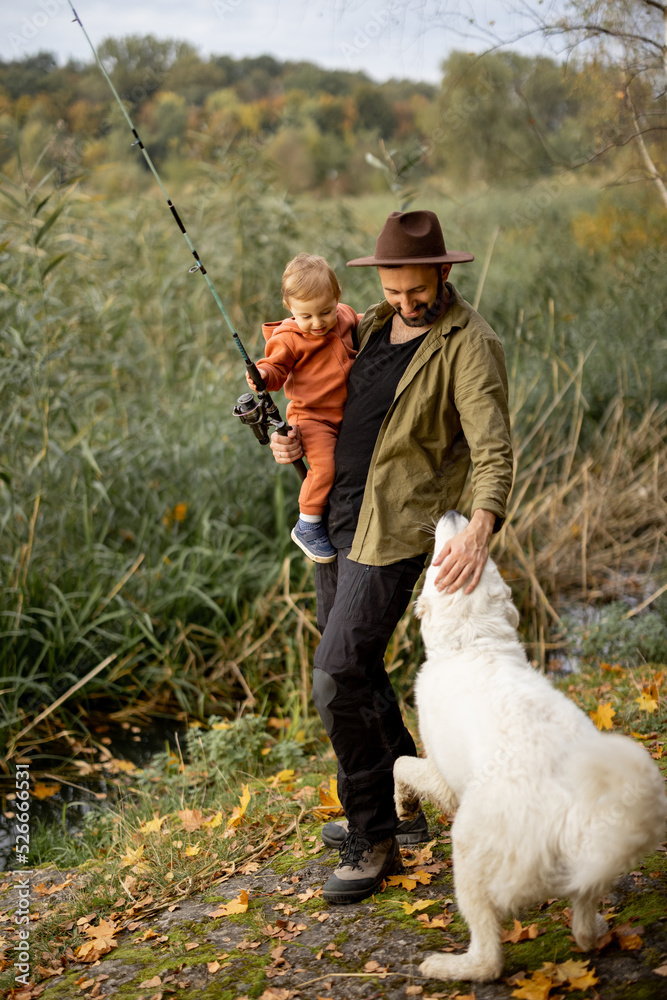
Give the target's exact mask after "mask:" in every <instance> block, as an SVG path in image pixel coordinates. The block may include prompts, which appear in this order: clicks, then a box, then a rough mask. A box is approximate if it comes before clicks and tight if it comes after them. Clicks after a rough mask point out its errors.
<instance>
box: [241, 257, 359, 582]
mask: <svg viewBox="0 0 667 1000" xmlns="http://www.w3.org/2000/svg"><path fill="white" fill-rule="evenodd" d="M282 293H283V305H284V306H285V308H286V309H289V311H290V312H291V313H292V319H286V320H279V321H278V322H274V323H264V324H263V326H262V333H263V334H264V339H265V340H266V342H267V346H266V357H264V358H261V360H260V361H258V362H257V368H258V370H259V373H260V375H261V376H262V378H263V379H264V381H265V383H266V387H267V389H268V390H269V392H275V391H276V390H277V389H280V388H282V386H283V385H284V386H285V395H286V396H287V398H288V399H289V401H290V402H289V404H288V406H287V414H286V416H287V421H288V423H290V424H295V425H296V426H298V428H299V431H300V432H301V441H302V447H303V450H304V453H305V455H306V458H307V459H308V465H309V469H308V475H307V476H306V478H305V480H304V481H303V484H302V486H301V492H300V493H299V511H300V514H299V520H298V521H297V523H296V525H295V526H294V528H293V529H292V539H293V540H294V541H295V542H296V544H297V545H298V546H299V548H301V549H302V550H303V551H304V552H305V553H306V555H307V556H308V557H309V558H310V559H312V560H314V562H319V563H328V562H333V560H334V559H335V558H336V549H335V548H334V547H333V545H332V544H331V542H330V541H329V537H328V535H327V532H326V529H325V527H324V525H323V524H322V515H323V514H324V510H325V508H326V505H327V498H328V496H329V491H330V489H331V486H332V484H333V479H334V448H335V447H336V438H337V437H338V428H339V426H340V421H341V418H342V416H343V407H344V405H345V399H346V397H347V376H348V373H349V370H350V367H351V365H352V362H353V360H354V357H355V355H356V351H355V349H354V347H353V344H352V335H353V333H354V332H355V331H356V328H357V323H358V322H359V320H360V319H361V314H357V313H356V312H355V311H354V309H351V308H350V306H346V305H343V304H342V303H340V302H339V299H340V294H341V289H340V285H339V283H338V279H337V278H336V275H335V274H334V272H333V270H332V268H331V267H330V266H329V264H328V263H327V261H326V260H325V259H324V258H323V257H318V256H316V255H314V254H308V253H300V254H298V255H297V256H296V257H295V258H294V259H293V260H291V261H290V262H289V264H288V265H287V267H286V268H285V272H284V274H283V282H282ZM246 378H247V380H248V384H249V385H250V387H251V388H252V389H255V388H256V387H255V385H254V384H253V382H252V380H251V379H250V378H249V376H248V375H246Z"/></svg>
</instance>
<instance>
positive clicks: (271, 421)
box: [67, 0, 307, 480]
mask: <svg viewBox="0 0 667 1000" xmlns="http://www.w3.org/2000/svg"><path fill="white" fill-rule="evenodd" d="M67 2H68V3H69V5H70V7H71V9H72V13H73V14H74V20H75V21H76V23H77V24H78V25H79V27H80V28H81V30H82V31H83V33H84V35H85V38H86V41H87V42H88V45H89V46H90V50H91V52H92V53H93V55H94V57H95V61H96V63H97V65H98V66H99V68H100V70H101V72H102V75H103V77H104V79H105V80H106V82H107V83H108V84H109V87H110V88H111V92H112V93H113V96H114V97H115V98H116V101H117V102H118V107H119V108H120V110H121V111H122V112H123V115H124V116H125V121H126V122H127V124H128V125H129V127H130V130H131V132H132V134H133V136H134V142H133V143H132V145H133V146H138V147H139V149H140V150H141V152H142V153H143V156H144V159H145V161H146V163H147V164H148V167H149V169H150V171H151V173H152V174H153V177H154V178H155V180H156V181H157V183H158V185H159V188H160V190H161V191H162V194H163V195H164V198H165V201H166V202H167V206H168V207H169V211H170V212H171V214H172V215H173V217H174V220H175V222H176V225H177V226H178V228H179V229H180V231H181V232H182V234H183V236H184V237H185V241H186V243H187V244H188V247H189V248H190V252H191V253H192V256H193V257H194V259H195V262H194V264H193V265H192V267H191V268H190V274H194V273H195V272H196V271H198V272H199V273H200V274H201V275H202V276H203V278H204V281H205V282H206V284H207V285H208V287H209V290H210V292H211V295H212V296H213V298H214V299H215V302H216V305H217V307H218V309H219V310H220V312H221V314H222V318H223V319H224V321H225V323H226V324H227V327H228V328H229V331H230V333H231V335H232V337H233V338H234V343H235V344H236V346H237V347H238V349H239V351H240V353H241V357H242V358H243V360H244V361H245V364H246V369H247V373H248V375H249V377H250V379H251V381H252V382H253V384H254V386H255V388H256V390H257V398H255V396H254V395H253V393H252V392H244V393H243V395H241V396H239V398H238V400H237V402H236V406H235V407H234V408H233V410H232V413H233V414H234V415H235V416H237V417H240V418H241V420H242V421H243V423H244V424H247V425H248V426H249V427H250V429H251V430H252V432H253V434H254V435H255V437H256V438H257V440H258V441H259V443H260V444H263V445H266V444H268V443H269V429H273V430H275V431H277V432H278V433H279V434H282V435H283V436H286V435H287V432H288V431H289V430H290V425H289V424H288V423H286V421H284V420H283V419H282V417H281V416H280V411H279V410H278V407H277V406H276V404H275V403H274V402H273V400H272V399H271V396H270V395H269V391H268V389H267V387H266V383H265V381H264V379H263V378H262V376H261V375H260V373H259V369H258V368H257V367H256V365H255V363H254V362H253V361H252V360H251V359H250V357H249V356H248V353H247V351H246V349H245V347H244V346H243V344H242V342H241V338H240V337H239V335H238V333H237V332H236V330H235V328H234V324H233V323H232V321H231V319H230V318H229V315H228V313H227V310H226V309H225V306H224V303H223V301H222V299H221V298H220V296H219V295H218V292H217V290H216V288H215V286H214V284H213V282H212V281H211V279H210V277H209V275H208V271H207V270H206V268H205V267H204V265H203V264H202V261H201V258H200V256H199V254H198V253H197V251H196V250H195V247H194V244H193V242H192V240H191V239H190V237H189V235H188V232H187V230H186V228H185V226H184V225H183V222H182V221H181V217H180V215H179V214H178V212H177V210H176V206H175V205H174V203H173V201H172V200H171V198H170V197H169V195H168V194H167V191H166V189H165V186H164V184H163V183H162V179H161V177H160V175H159V173H158V172H157V170H156V168H155V165H154V163H153V161H152V160H151V158H150V155H149V153H148V150H147V149H146V147H145V146H144V144H143V142H142V141H141V138H140V137H139V133H138V132H137V130H136V128H135V127H134V123H133V121H132V119H131V118H130V116H129V115H128V113H127V110H126V108H125V105H124V104H123V102H122V101H121V99H120V97H119V96H118V91H117V90H116V88H115V87H114V85H113V82H112V80H111V77H110V76H109V74H108V73H107V71H106V69H105V68H104V66H103V64H102V60H101V59H100V57H99V55H98V52H97V49H96V48H95V46H94V45H93V43H92V41H91V40H90V37H89V35H88V32H87V31H86V29H85V28H84V26H83V22H82V21H81V18H80V17H79V15H78V14H77V12H76V10H75V9H74V5H73V3H72V0H67ZM292 465H293V466H294V468H295V469H296V471H297V473H298V475H299V478H300V479H301V480H304V479H305V478H306V472H307V470H306V466H305V464H304V461H303V459H302V458H298V459H297V460H296V462H293V463H292Z"/></svg>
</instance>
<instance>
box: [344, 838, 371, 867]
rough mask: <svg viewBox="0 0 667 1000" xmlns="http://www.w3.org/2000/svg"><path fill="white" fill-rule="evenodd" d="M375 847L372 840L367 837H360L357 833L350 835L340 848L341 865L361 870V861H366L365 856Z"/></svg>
mask: <svg viewBox="0 0 667 1000" xmlns="http://www.w3.org/2000/svg"><path fill="white" fill-rule="evenodd" d="M372 850H373V845H372V844H371V842H370V840H367V839H366V838H365V837H360V836H359V835H358V834H356V833H349V834H348V835H347V837H346V839H345V843H344V844H343V846H342V847H341V848H340V864H341V867H342V866H343V865H345V866H349V867H350V868H352V869H354V868H361V865H360V863H359V862H360V861H362V860H364V854H366V852H367V851H372Z"/></svg>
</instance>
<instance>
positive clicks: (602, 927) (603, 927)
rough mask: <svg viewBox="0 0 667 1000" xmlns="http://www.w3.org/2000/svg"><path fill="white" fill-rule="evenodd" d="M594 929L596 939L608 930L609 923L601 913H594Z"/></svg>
mask: <svg viewBox="0 0 667 1000" xmlns="http://www.w3.org/2000/svg"><path fill="white" fill-rule="evenodd" d="M595 930H596V931H597V936H598V941H599V940H600V938H601V937H604V935H605V934H606V933H607V931H608V930H609V924H608V923H607V921H606V920H605V918H604V917H603V916H602V914H601V913H596V914H595Z"/></svg>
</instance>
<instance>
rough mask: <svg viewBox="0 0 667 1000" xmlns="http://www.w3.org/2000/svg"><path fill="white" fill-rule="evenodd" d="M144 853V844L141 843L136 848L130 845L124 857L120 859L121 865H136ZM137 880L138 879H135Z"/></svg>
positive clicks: (122, 866) (124, 866)
mask: <svg viewBox="0 0 667 1000" xmlns="http://www.w3.org/2000/svg"><path fill="white" fill-rule="evenodd" d="M143 853H144V845H143V844H141V845H140V846H139V847H137V849H136V850H134V849H133V848H132V847H128V848H127V850H126V852H125V854H124V855H123V857H122V858H121V859H120V867H121V868H128V867H129V866H130V865H134V864H136V863H137V861H139V860H140V859H141V857H142V856H143ZM135 881H136V879H135Z"/></svg>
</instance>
